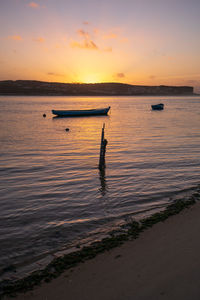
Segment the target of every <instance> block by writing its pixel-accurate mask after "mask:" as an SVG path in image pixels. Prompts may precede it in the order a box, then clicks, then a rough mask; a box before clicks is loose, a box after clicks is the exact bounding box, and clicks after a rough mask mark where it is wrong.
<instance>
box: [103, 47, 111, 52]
mask: <svg viewBox="0 0 200 300" xmlns="http://www.w3.org/2000/svg"><path fill="white" fill-rule="evenodd" d="M104 51H105V52H112V47H107V48H104Z"/></svg>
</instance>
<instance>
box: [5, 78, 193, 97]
mask: <svg viewBox="0 0 200 300" xmlns="http://www.w3.org/2000/svg"><path fill="white" fill-rule="evenodd" d="M0 95H1V96H79V97H80V96H87V97H90V96H99V97H103V96H106V97H108V96H111V97H113V96H197V95H198V94H195V93H194V88H193V87H191V86H166V85H159V86H145V85H131V84H124V83H116V82H110V83H109V82H108V83H94V84H86V83H82V84H80V83H58V82H45V81H31V80H16V81H12V80H5V81H0Z"/></svg>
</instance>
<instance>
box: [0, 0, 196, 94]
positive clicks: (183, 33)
mask: <svg viewBox="0 0 200 300" xmlns="http://www.w3.org/2000/svg"><path fill="white" fill-rule="evenodd" d="M18 79H22V80H41V81H53V82H80V83H83V82H86V83H93V82H122V83H129V84H141V85H161V84H164V85H190V86H194V87H195V89H197V90H198V88H199V87H200V0H33V1H31V0H0V80H18ZM199 89H200V88H199Z"/></svg>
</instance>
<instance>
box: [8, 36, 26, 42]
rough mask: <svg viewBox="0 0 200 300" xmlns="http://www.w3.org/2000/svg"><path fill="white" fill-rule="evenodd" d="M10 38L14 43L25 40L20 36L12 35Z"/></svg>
mask: <svg viewBox="0 0 200 300" xmlns="http://www.w3.org/2000/svg"><path fill="white" fill-rule="evenodd" d="M8 38H9V39H10V40H13V41H22V40H23V39H22V37H21V36H20V35H11V36H9V37H8Z"/></svg>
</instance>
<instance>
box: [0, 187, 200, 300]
mask: <svg viewBox="0 0 200 300" xmlns="http://www.w3.org/2000/svg"><path fill="white" fill-rule="evenodd" d="M196 200H200V192H196V193H194V194H193V195H192V196H191V197H190V198H189V199H187V200H184V199H180V200H177V201H175V202H174V203H173V204H170V205H169V206H167V207H166V209H165V210H164V211H162V212H159V213H155V214H154V215H152V216H150V217H148V218H145V219H142V220H141V221H140V222H137V221H132V222H130V223H128V224H127V225H126V228H127V229H126V230H124V231H123V233H120V232H118V233H117V234H115V233H114V232H113V233H110V234H111V237H107V238H104V239H103V240H102V241H99V242H94V243H93V244H91V245H90V246H88V247H83V248H82V249H81V250H78V251H76V252H73V253H70V254H66V255H64V256H62V257H59V258H55V259H54V260H53V261H52V262H51V263H50V264H48V265H47V267H46V268H44V269H43V270H39V271H35V272H33V273H32V274H31V275H29V276H27V277H25V278H23V279H19V280H17V281H14V282H13V281H11V280H4V281H3V282H2V287H0V299H2V298H3V297H4V296H6V295H7V296H13V297H14V296H16V294H17V293H19V292H26V291H29V290H32V289H33V287H34V286H36V285H40V284H41V283H42V282H49V281H51V280H52V279H53V278H56V277H58V276H59V275H60V274H61V273H63V272H64V271H65V270H67V269H70V268H72V267H74V266H76V265H77V264H79V263H81V262H84V261H86V260H88V259H91V258H94V257H95V256H96V255H97V254H99V253H102V252H104V251H106V250H110V249H112V248H114V247H117V246H119V245H122V244H123V243H124V242H125V241H127V240H131V239H136V238H138V237H139V234H140V233H141V232H143V231H144V230H145V229H147V228H149V227H152V226H153V225H154V224H156V223H158V222H163V221H165V220H166V219H167V218H169V217H170V216H173V215H176V214H178V213H179V212H180V211H182V210H183V209H185V208H188V207H190V206H191V205H193V204H195V203H196Z"/></svg>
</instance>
